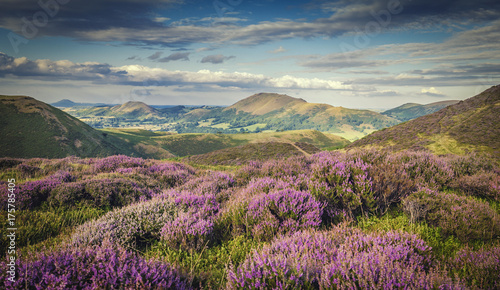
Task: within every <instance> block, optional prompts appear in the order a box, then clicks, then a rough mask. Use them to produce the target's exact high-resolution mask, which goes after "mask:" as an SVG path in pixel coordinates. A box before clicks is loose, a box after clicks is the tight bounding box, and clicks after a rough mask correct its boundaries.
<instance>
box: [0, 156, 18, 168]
mask: <svg viewBox="0 0 500 290" xmlns="http://www.w3.org/2000/svg"><path fill="white" fill-rule="evenodd" d="M21 163H23V159H18V158H9V157H2V158H0V170H4V169H7V168H13V167H15V166H17V165H19V164H21Z"/></svg>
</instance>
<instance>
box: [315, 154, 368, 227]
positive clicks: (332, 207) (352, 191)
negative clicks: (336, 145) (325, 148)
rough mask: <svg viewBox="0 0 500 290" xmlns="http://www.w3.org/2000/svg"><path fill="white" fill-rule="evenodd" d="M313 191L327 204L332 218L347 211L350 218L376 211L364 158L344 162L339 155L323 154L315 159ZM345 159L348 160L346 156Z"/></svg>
mask: <svg viewBox="0 0 500 290" xmlns="http://www.w3.org/2000/svg"><path fill="white" fill-rule="evenodd" d="M313 158H314V160H315V161H314V162H313V163H312V165H311V171H312V172H311V182H309V190H310V192H311V194H313V195H314V196H315V197H316V198H318V200H320V201H323V202H325V203H326V204H327V213H328V214H329V215H330V218H333V215H334V214H335V213H336V212H338V211H340V210H344V211H346V213H347V216H348V218H349V219H351V220H352V219H354V216H356V215H358V214H362V213H367V212H368V211H373V210H374V207H375V199H374V197H373V192H372V182H371V179H370V178H369V177H368V168H369V166H368V164H366V163H365V162H363V161H362V160H360V159H357V160H342V159H343V158H339V156H338V154H329V153H328V152H326V153H319V154H317V155H315V156H313ZM344 158H345V157H344Z"/></svg>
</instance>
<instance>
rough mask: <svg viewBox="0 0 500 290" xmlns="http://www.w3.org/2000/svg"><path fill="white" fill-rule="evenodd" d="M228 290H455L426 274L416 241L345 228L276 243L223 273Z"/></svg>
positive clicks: (422, 249)
mask: <svg viewBox="0 0 500 290" xmlns="http://www.w3.org/2000/svg"><path fill="white" fill-rule="evenodd" d="M227 287H228V288H229V289H303V288H322V289H399V288H405V289H406V288H409V289H433V288H435V287H440V289H452V288H455V285H454V284H453V281H452V280H451V279H449V278H447V277H446V275H445V274H444V273H439V272H438V271H437V270H435V269H433V268H431V265H430V248H429V247H428V246H426V244H425V243H424V242H423V241H422V240H420V239H418V238H417V237H416V236H413V235H410V234H405V233H399V232H388V233H386V234H382V235H369V234H364V233H362V232H360V231H357V230H354V229H349V228H345V227H336V228H334V229H332V230H331V231H328V232H315V231H307V232H296V233H295V234H293V235H292V236H290V237H283V238H280V239H277V240H275V241H274V242H273V243H272V244H270V245H268V246H265V247H264V248H263V249H262V250H261V251H254V252H253V254H252V255H250V256H248V257H247V259H246V260H245V261H244V262H243V263H242V264H240V265H239V267H238V268H237V269H235V268H234V267H230V269H229V271H228V284H227Z"/></svg>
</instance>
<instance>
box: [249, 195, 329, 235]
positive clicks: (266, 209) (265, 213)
mask: <svg viewBox="0 0 500 290" xmlns="http://www.w3.org/2000/svg"><path fill="white" fill-rule="evenodd" d="M322 214H323V205H322V204H321V203H320V202H318V201H316V200H315V199H314V198H313V197H312V196H311V194H309V193H308V192H302V191H295V190H293V189H285V190H280V191H276V192H272V193H269V194H265V193H263V194H261V195H259V196H256V197H255V198H254V199H253V200H252V201H251V202H250V203H249V205H248V212H247V219H248V220H249V224H248V226H249V227H250V228H249V229H247V230H248V231H249V232H251V233H252V234H253V236H254V237H257V238H261V239H265V240H266V239H267V240H269V239H272V238H273V237H274V235H275V234H276V233H292V232H295V231H297V230H302V229H306V228H314V227H318V226H319V225H320V224H321V216H322Z"/></svg>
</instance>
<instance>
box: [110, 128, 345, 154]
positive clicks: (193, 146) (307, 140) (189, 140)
mask: <svg viewBox="0 0 500 290" xmlns="http://www.w3.org/2000/svg"><path fill="white" fill-rule="evenodd" d="M104 131H105V132H107V133H109V134H110V135H113V136H116V137H118V138H120V139H123V140H126V141H127V142H130V143H131V144H133V145H134V146H136V147H141V148H149V151H148V152H150V153H151V157H153V158H168V157H172V156H168V155H165V153H167V152H169V153H172V154H175V156H180V157H182V156H187V155H198V154H205V153H209V152H213V151H216V150H220V149H227V148H232V147H236V146H240V145H246V144H255V143H271V142H273V143H288V144H298V145H297V146H299V147H300V148H306V149H304V150H306V151H307V148H308V147H310V146H313V147H315V148H320V149H323V150H332V149H337V148H343V147H345V146H346V145H347V144H349V141H347V140H346V139H344V138H341V137H339V136H335V135H333V134H327V133H321V132H318V131H314V130H298V131H286V132H261V133H248V134H198V133H195V134H193V133H187V134H172V133H166V132H150V131H146V130H137V129H106V130H104ZM155 148H156V152H153V151H154V150H153V149H155Z"/></svg>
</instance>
